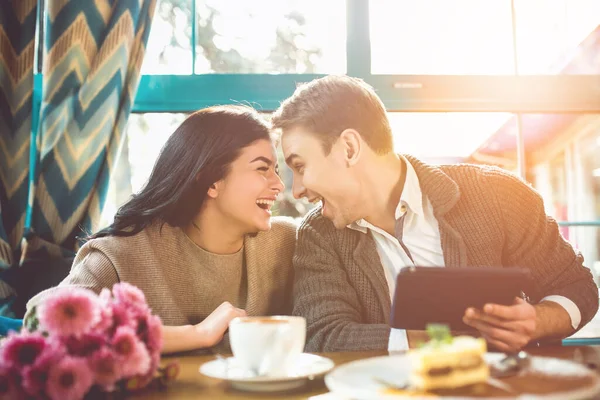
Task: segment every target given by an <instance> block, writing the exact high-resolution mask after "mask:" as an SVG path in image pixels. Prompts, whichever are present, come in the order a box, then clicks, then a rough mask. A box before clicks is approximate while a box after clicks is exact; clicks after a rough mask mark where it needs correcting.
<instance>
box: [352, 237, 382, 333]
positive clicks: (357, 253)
mask: <svg viewBox="0 0 600 400" xmlns="http://www.w3.org/2000/svg"><path fill="white" fill-rule="evenodd" d="M346 229H349V228H346ZM352 233H353V234H354V235H356V237H357V240H358V243H357V244H356V247H355V248H354V253H353V255H352V261H351V265H349V267H350V268H358V269H360V270H361V271H362V273H363V274H364V275H365V276H366V277H367V279H369V281H370V283H371V285H372V287H373V291H374V292H375V295H376V296H377V299H378V300H379V303H380V304H381V309H382V312H383V318H384V319H385V322H386V323H389V321H390V312H391V300H390V293H389V288H388V285H387V280H386V279H385V273H384V271H383V265H382V264H381V259H380V258H379V253H378V252H377V247H376V245H375V241H374V240H373V238H372V237H371V235H369V234H364V233H361V232H352Z"/></svg>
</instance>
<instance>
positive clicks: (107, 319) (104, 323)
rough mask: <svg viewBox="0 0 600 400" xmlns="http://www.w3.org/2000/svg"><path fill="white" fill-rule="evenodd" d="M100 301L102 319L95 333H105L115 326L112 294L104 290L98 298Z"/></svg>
mask: <svg viewBox="0 0 600 400" xmlns="http://www.w3.org/2000/svg"><path fill="white" fill-rule="evenodd" d="M98 298H99V301H100V318H99V320H98V323H96V326H94V328H93V329H94V330H95V331H99V332H104V331H107V330H108V329H110V327H111V326H112V324H113V311H112V305H111V301H112V293H111V292H110V290H108V289H107V288H104V289H102V291H101V292H100V295H99V296H98Z"/></svg>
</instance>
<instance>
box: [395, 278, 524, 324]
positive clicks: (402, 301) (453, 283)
mask: <svg viewBox="0 0 600 400" xmlns="http://www.w3.org/2000/svg"><path fill="white" fill-rule="evenodd" d="M532 289H533V285H532V281H531V277H530V274H529V271H528V270H526V269H521V268H503V267H493V268H492V267H465V268H457V267H452V268H450V267H407V268H403V269H402V270H401V271H400V273H399V274H398V278H397V280H396V291H395V295H394V299H393V302H392V315H391V318H390V321H391V326H392V328H400V329H416V330H424V329H425V328H426V326H427V324H429V323H440V324H446V325H449V326H450V329H452V330H461V331H473V330H474V328H472V327H470V326H468V325H465V324H464V323H463V322H462V317H463V315H464V313H465V310H466V309H467V308H468V307H475V308H478V309H481V308H483V306H484V305H485V304H487V303H494V304H504V305H510V304H513V302H514V299H515V297H524V296H525V295H527V294H529V293H531V291H532Z"/></svg>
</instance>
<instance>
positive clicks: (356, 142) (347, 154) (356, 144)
mask: <svg viewBox="0 0 600 400" xmlns="http://www.w3.org/2000/svg"><path fill="white" fill-rule="evenodd" d="M339 143H340V145H341V146H342V148H343V151H344V158H345V161H346V164H347V165H348V166H352V165H355V164H356V163H357V162H358V159H359V157H360V152H361V150H362V138H361V137H360V133H358V132H357V131H356V130H354V129H346V130H344V131H343V132H342V133H341V134H340V138H339Z"/></svg>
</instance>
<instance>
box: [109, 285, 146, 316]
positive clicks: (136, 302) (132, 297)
mask: <svg viewBox="0 0 600 400" xmlns="http://www.w3.org/2000/svg"><path fill="white" fill-rule="evenodd" d="M113 295H114V296H115V300H116V302H118V303H122V304H124V305H126V306H128V307H131V308H133V309H136V310H139V311H146V310H148V305H147V304H146V296H144V292H142V291H141V290H140V289H138V288H137V287H135V286H133V285H131V284H129V283H127V282H121V283H117V284H116V285H114V286H113Z"/></svg>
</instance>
